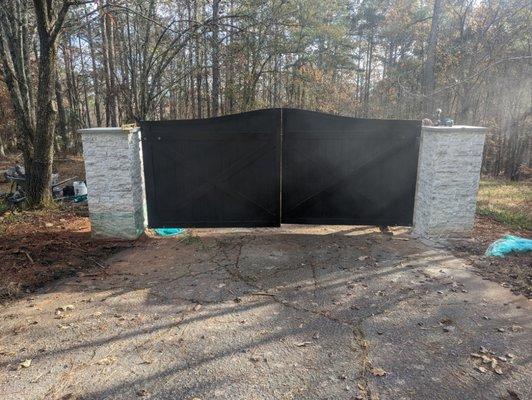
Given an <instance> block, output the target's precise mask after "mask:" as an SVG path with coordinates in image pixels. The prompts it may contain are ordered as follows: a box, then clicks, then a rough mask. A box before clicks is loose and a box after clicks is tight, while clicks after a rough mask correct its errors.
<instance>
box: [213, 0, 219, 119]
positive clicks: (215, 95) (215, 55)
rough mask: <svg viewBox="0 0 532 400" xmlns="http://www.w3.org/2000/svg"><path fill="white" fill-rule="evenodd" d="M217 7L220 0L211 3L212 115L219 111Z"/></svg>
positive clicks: (216, 114) (214, 115)
mask: <svg viewBox="0 0 532 400" xmlns="http://www.w3.org/2000/svg"><path fill="white" fill-rule="evenodd" d="M219 8H220V0H213V3H212V23H213V29H212V116H213V117H216V116H218V114H219V112H220V43H219V40H220V39H219V37H218V36H219V30H220V27H219V25H218V24H219V22H218V17H219Z"/></svg>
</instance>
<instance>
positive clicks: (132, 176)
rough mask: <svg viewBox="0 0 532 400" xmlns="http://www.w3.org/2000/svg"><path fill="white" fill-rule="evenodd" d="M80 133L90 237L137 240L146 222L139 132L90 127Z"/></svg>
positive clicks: (135, 130)
mask: <svg viewBox="0 0 532 400" xmlns="http://www.w3.org/2000/svg"><path fill="white" fill-rule="evenodd" d="M80 133H81V137H82V143H83V155H84V159H85V172H86V179H87V189H88V196H87V197H88V202H89V215H90V218H91V225H92V234H93V236H95V237H107V238H118V239H133V238H135V237H138V236H139V235H140V234H142V232H143V231H144V228H145V227H146V221H147V219H146V204H145V203H146V200H145V199H146V197H145V194H144V173H143V169H142V168H143V166H142V154H141V153H142V145H141V142H140V131H139V130H138V129H132V130H123V129H121V128H92V129H82V130H80Z"/></svg>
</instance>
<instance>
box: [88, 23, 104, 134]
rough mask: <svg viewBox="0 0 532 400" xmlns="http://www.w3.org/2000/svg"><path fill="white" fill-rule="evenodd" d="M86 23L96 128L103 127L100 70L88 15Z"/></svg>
mask: <svg viewBox="0 0 532 400" xmlns="http://www.w3.org/2000/svg"><path fill="white" fill-rule="evenodd" d="M85 23H86V26H87V41H88V42H89V49H90V53H91V64H92V84H93V87H94V113H95V115H96V126H102V115H101V111H100V81H99V78H98V69H97V68H96V50H95V48H94V38H93V33H92V25H91V22H90V21H89V17H88V13H87V16H86V19H85Z"/></svg>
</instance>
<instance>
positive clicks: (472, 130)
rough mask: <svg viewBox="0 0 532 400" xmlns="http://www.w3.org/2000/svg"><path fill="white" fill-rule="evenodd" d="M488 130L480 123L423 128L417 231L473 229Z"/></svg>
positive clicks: (444, 232) (444, 233)
mask: <svg viewBox="0 0 532 400" xmlns="http://www.w3.org/2000/svg"><path fill="white" fill-rule="evenodd" d="M485 131H486V128H482V127H477V126H454V127H445V126H424V127H422V130H421V143H420V147H419V162H418V172H417V185H416V199H415V206H414V230H413V232H414V234H417V235H419V236H421V237H438V236H440V237H441V236H453V235H455V236H460V235H467V234H468V233H469V232H470V231H471V229H472V228H473V225H474V222H475V211H476V200H477V192H478V185H479V180H480V167H481V164H482V152H483V148H484V139H485Z"/></svg>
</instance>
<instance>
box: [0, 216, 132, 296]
mask: <svg viewBox="0 0 532 400" xmlns="http://www.w3.org/2000/svg"><path fill="white" fill-rule="evenodd" d="M127 247H131V243H129V242H123V241H122V242H120V241H111V240H97V241H95V240H93V239H91V237H90V223H89V218H88V217H87V216H86V206H85V207H83V206H82V207H81V208H80V207H79V206H78V207H77V208H75V209H74V208H70V209H68V208H67V209H61V210H59V209H58V210H43V211H32V212H29V211H27V212H18V213H11V212H8V213H6V214H4V215H2V216H0V260H1V262H0V274H1V276H2V279H1V280H0V300H7V299H11V298H16V297H19V296H21V295H23V294H24V293H28V292H31V291H33V290H34V289H36V288H39V287H41V286H43V285H45V284H46V283H49V282H51V281H53V280H56V279H59V278H62V277H64V276H71V275H74V274H76V273H78V272H79V271H82V270H87V269H94V268H97V269H98V268H102V267H103V266H104V262H103V261H102V260H104V259H105V258H106V257H108V256H110V255H111V254H113V253H116V252H117V251H119V250H121V249H124V248H127Z"/></svg>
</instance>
